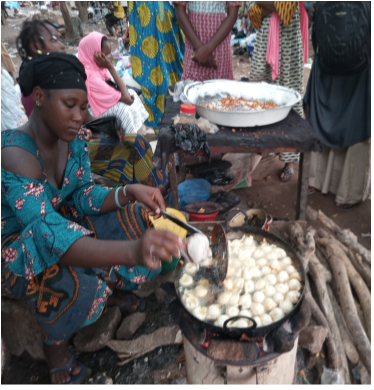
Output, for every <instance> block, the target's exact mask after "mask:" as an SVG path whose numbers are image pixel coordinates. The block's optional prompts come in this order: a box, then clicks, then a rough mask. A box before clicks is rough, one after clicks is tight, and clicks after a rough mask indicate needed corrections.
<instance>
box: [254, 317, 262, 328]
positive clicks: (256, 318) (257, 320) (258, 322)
mask: <svg viewBox="0 0 374 390" xmlns="http://www.w3.org/2000/svg"><path fill="white" fill-rule="evenodd" d="M253 321H254V322H255V323H256V325H257V326H256V327H257V328H259V327H260V326H262V322H261V318H260V317H258V316H255V317H253Z"/></svg>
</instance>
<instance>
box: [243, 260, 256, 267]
mask: <svg viewBox="0 0 374 390" xmlns="http://www.w3.org/2000/svg"><path fill="white" fill-rule="evenodd" d="M244 266H245V267H246V268H253V267H255V266H256V261H255V259H252V257H250V258H248V259H246V260H245V262H244Z"/></svg>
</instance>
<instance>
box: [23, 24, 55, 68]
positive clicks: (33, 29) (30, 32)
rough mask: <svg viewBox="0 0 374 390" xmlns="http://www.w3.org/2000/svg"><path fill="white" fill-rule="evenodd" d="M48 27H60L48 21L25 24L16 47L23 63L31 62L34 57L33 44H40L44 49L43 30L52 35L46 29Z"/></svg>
mask: <svg viewBox="0 0 374 390" xmlns="http://www.w3.org/2000/svg"><path fill="white" fill-rule="evenodd" d="M47 25H50V26H52V27H54V28H57V27H58V26H57V25H56V24H55V23H53V22H50V21H48V20H31V21H26V22H24V23H23V25H22V30H21V32H20V34H19V35H18V37H17V39H16V47H17V50H18V53H19V55H20V56H21V58H22V60H23V61H29V60H30V59H31V57H32V56H33V52H32V50H31V44H32V43H37V42H39V43H40V45H41V46H42V47H43V48H44V41H43V37H41V31H42V29H45V30H47V31H48V32H49V33H50V31H49V30H48V28H47V27H46V26H47Z"/></svg>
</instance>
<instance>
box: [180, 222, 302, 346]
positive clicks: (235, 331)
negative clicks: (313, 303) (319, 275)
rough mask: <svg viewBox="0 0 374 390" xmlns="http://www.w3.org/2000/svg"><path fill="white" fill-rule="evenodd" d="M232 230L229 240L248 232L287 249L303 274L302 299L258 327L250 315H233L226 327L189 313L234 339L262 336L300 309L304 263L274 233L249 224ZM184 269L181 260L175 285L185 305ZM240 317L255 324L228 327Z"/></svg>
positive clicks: (228, 236)
mask: <svg viewBox="0 0 374 390" xmlns="http://www.w3.org/2000/svg"><path fill="white" fill-rule="evenodd" d="M230 230H231V231H230V233H227V239H228V240H230V239H234V238H241V237H242V235H243V233H246V234H251V235H253V238H254V239H255V240H256V241H257V242H261V241H262V240H263V239H264V238H266V241H267V242H268V243H269V244H273V243H274V244H276V245H277V246H278V247H280V248H282V249H284V250H285V251H286V253H287V255H288V256H289V257H290V258H291V259H292V261H293V265H294V267H295V268H296V270H297V271H298V272H299V273H300V275H301V279H302V281H301V283H302V284H303V287H302V288H301V291H300V294H301V295H300V299H299V301H298V302H297V304H296V305H295V306H294V308H293V309H292V311H291V312H290V313H288V314H287V315H285V316H284V317H283V318H282V319H281V320H279V321H277V322H273V323H271V324H270V325H266V326H261V327H257V326H256V323H255V321H254V320H253V318H249V317H243V316H237V317H233V318H230V319H228V320H227V321H226V322H225V324H224V327H219V326H216V325H214V324H213V321H211V320H207V321H201V320H199V319H198V318H196V317H195V316H194V315H193V314H192V313H189V314H190V315H191V316H192V317H193V318H194V319H195V321H198V322H199V323H200V324H201V325H202V326H203V327H205V328H206V329H208V330H210V331H212V332H214V333H218V334H221V335H225V336H228V337H230V338H233V339H238V338H240V336H241V335H242V334H243V333H244V334H245V335H247V336H248V337H260V336H263V335H265V334H267V333H269V332H271V331H272V330H274V329H276V328H278V327H280V326H281V325H282V324H283V323H284V322H286V321H287V320H288V319H289V318H290V317H292V316H293V315H294V314H296V312H297V311H298V310H299V309H300V306H301V303H302V301H303V299H304V292H305V278H306V274H305V270H304V267H303V264H302V262H301V259H300V258H299V256H298V255H297V253H296V252H295V251H294V249H293V248H292V247H291V246H290V245H289V244H288V243H286V242H285V241H283V240H282V239H281V238H279V237H277V236H275V235H274V234H271V233H269V232H266V231H264V230H261V229H259V228H257V227H254V226H249V225H247V226H240V227H237V228H231V229H230ZM182 269H183V265H182V264H181V262H179V263H178V264H177V268H176V269H175V280H174V286H175V290H176V293H177V297H178V299H179V301H180V302H181V304H182V305H183V303H182V299H181V295H180V289H179V279H180V278H181V275H182ZM199 272H200V271H198V272H197V273H196V274H195V275H194V278H196V279H200V276H199ZM240 318H246V319H250V320H251V321H252V322H253V325H252V326H251V327H249V328H229V327H227V325H228V324H229V323H230V322H231V321H235V320H238V319H240Z"/></svg>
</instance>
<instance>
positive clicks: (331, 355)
mask: <svg viewBox="0 0 374 390" xmlns="http://www.w3.org/2000/svg"><path fill="white" fill-rule="evenodd" d="M305 299H306V301H307V302H308V303H309V306H310V310H311V312H312V316H313V318H314V319H315V321H316V322H317V324H318V325H321V326H323V327H325V328H326V329H328V330H329V333H328V334H327V337H326V341H325V342H326V346H327V350H328V361H329V368H331V369H334V370H335V369H337V368H339V356H338V351H337V349H336V345H335V342H334V338H333V336H332V334H331V330H330V327H329V324H328V322H327V320H326V317H325V316H324V314H323V313H322V311H321V309H320V308H319V306H318V304H317V302H316V301H315V300H314V298H313V296H312V294H311V292H310V289H309V288H307V290H306V293H305Z"/></svg>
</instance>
